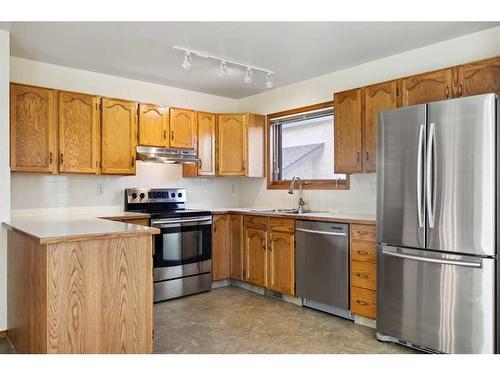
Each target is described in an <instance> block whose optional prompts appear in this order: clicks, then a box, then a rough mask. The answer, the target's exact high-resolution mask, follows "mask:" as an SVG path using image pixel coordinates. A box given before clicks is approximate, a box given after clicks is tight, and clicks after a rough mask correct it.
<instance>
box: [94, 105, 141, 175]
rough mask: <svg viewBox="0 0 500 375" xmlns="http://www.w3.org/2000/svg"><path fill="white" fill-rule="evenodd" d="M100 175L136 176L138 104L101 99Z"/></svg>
mask: <svg viewBox="0 0 500 375" xmlns="http://www.w3.org/2000/svg"><path fill="white" fill-rule="evenodd" d="M101 116H102V125H101V173H103V174H122V175H127V174H135V155H136V154H135V149H136V146H137V103H135V102H129V101H125V100H118V99H107V98H103V99H102V114H101Z"/></svg>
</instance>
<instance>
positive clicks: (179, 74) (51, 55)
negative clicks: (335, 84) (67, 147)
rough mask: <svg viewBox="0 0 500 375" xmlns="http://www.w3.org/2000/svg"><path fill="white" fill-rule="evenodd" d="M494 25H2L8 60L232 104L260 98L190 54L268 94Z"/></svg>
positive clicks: (253, 89)
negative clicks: (270, 84) (186, 52)
mask: <svg viewBox="0 0 500 375" xmlns="http://www.w3.org/2000/svg"><path fill="white" fill-rule="evenodd" d="M498 25H500V22H0V29H5V30H9V31H10V32H11V54H12V55H13V56H17V57H23V58H27V59H32V60H38V61H43V62H47V63H52V64H58V65H64V66H69V67H73V68H80V69H85V70H90V71H94V72H99V73H105V74H111V75H116V76H121V77H127V78H133V79H138V80H143V81H148V82H154V83H159V84H164V85H168V86H174V87H179V88H185V89H190V90H196V91H200V92H205V93H209V94H215V95H220V96H225V97H230V98H242V97H245V96H249V95H253V94H257V93H259V92H262V91H266V90H267V89H266V87H265V80H264V76H263V75H262V74H259V73H258V72H256V73H255V74H254V81H253V82H252V83H251V84H245V83H244V82H243V71H242V70H241V69H238V68H232V67H229V68H230V69H229V74H228V75H227V76H224V77H219V75H218V64H217V63H216V62H215V61H210V60H205V59H201V58H194V59H193V67H192V68H191V70H190V71H185V70H184V69H182V68H181V63H182V60H183V54H182V52H181V51H176V50H174V49H173V48H172V47H173V46H174V45H177V46H183V47H189V48H193V49H196V50H201V51H206V52H210V53H211V54H214V55H218V56H221V57H225V58H227V59H232V60H237V61H241V62H243V63H246V64H250V65H255V66H259V67H262V68H265V69H269V70H272V71H275V77H274V87H279V86H284V85H287V84H291V83H294V82H298V81H302V80H305V79H308V78H312V77H316V76H319V75H322V74H326V73H330V72H333V71H336V70H339V69H342V68H346V67H349V66H354V65H358V64H361V63H365V62H368V61H371V60H375V59H379V58H382V57H385V56H390V55H393V54H396V53H399V52H403V51H407V50H411V49H415V48H418V47H422V46H425V45H428V44H433V43H437V42H440V41H444V40H447V39H451V38H455V37H458V36H461V35H465V34H469V33H472V32H475V31H479V30H483V29H487V28H491V27H495V26H498Z"/></svg>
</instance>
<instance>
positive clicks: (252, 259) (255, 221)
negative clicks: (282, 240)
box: [244, 215, 267, 288]
mask: <svg viewBox="0 0 500 375" xmlns="http://www.w3.org/2000/svg"><path fill="white" fill-rule="evenodd" d="M244 223H245V227H244V258H245V259H244V275H245V278H244V280H245V281H247V282H249V283H252V284H255V285H258V286H261V287H264V288H265V287H266V282H267V275H266V272H267V217H264V216H262V217H261V216H248V215H246V216H245V219H244Z"/></svg>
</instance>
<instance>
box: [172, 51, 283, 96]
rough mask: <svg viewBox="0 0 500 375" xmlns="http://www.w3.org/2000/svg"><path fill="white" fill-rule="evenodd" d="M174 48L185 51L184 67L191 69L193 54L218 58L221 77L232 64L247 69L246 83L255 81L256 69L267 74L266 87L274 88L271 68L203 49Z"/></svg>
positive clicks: (207, 57) (206, 57)
mask: <svg viewBox="0 0 500 375" xmlns="http://www.w3.org/2000/svg"><path fill="white" fill-rule="evenodd" d="M174 49H176V50H180V51H183V52H184V62H183V63H182V67H183V68H184V69H186V70H189V69H191V67H192V65H193V62H192V56H196V57H202V58H204V59H212V60H216V61H219V62H220V67H219V76H221V77H223V76H225V75H227V74H228V67H227V65H228V64H230V65H233V66H237V67H240V68H243V69H245V75H244V77H243V81H244V82H245V83H251V82H252V81H253V72H254V71H256V72H261V73H264V74H266V87H267V88H268V89H271V88H273V75H274V72H272V71H270V70H267V69H263V68H259V67H256V66H252V65H247V64H243V63H240V62H238V61H234V60H228V59H226V58H222V57H218V56H214V55H211V54H210V53H206V52H201V51H194V50H192V49H187V48H184V47H177V46H174Z"/></svg>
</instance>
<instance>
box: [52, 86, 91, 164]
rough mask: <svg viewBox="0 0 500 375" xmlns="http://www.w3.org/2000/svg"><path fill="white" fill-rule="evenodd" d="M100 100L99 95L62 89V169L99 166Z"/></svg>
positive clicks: (60, 105)
mask: <svg viewBox="0 0 500 375" xmlns="http://www.w3.org/2000/svg"><path fill="white" fill-rule="evenodd" d="M99 101H100V99H99V98H98V97H96V96H92V95H85V94H78V93H73V92H65V91H60V92H59V171H60V172H69V173H97V171H98V170H99V168H98V162H99V115H100V110H99Z"/></svg>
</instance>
